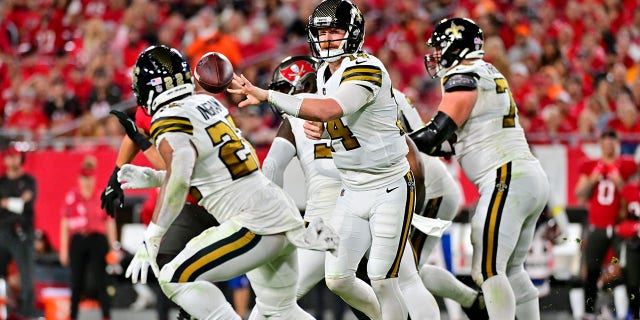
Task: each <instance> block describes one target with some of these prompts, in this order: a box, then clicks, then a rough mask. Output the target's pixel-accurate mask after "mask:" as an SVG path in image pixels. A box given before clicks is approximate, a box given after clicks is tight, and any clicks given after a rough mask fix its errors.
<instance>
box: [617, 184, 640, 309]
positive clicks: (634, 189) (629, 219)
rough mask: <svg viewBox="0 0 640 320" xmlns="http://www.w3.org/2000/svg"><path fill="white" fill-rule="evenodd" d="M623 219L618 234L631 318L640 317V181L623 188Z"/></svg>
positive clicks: (621, 213) (618, 227) (618, 226)
mask: <svg viewBox="0 0 640 320" xmlns="http://www.w3.org/2000/svg"><path fill="white" fill-rule="evenodd" d="M620 210H621V212H620V216H621V217H622V221H621V222H620V223H619V224H618V225H617V226H616V231H617V234H618V236H620V237H621V238H623V239H624V246H625V250H626V259H625V261H623V262H621V265H622V268H623V272H624V281H625V284H626V286H627V296H628V299H629V311H630V313H631V319H634V320H638V319H640V299H638V297H640V273H639V272H638V265H640V182H638V181H635V182H632V183H629V184H627V185H625V186H624V188H623V189H622V205H621V208H620Z"/></svg>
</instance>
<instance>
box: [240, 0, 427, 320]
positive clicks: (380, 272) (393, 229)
mask: <svg viewBox="0 0 640 320" xmlns="http://www.w3.org/2000/svg"><path fill="white" fill-rule="evenodd" d="M308 30H309V42H310V47H311V49H312V52H313V55H314V56H315V57H317V58H319V59H321V60H322V61H323V65H322V67H320V69H319V70H318V81H317V82H318V94H320V95H321V96H322V97H321V98H299V97H296V96H292V95H288V94H284V93H281V92H277V91H274V90H264V89H261V88H258V87H255V86H254V85H253V84H251V83H250V82H249V81H248V80H247V79H246V78H245V77H244V76H234V80H233V83H234V89H229V92H231V93H235V94H242V95H245V96H246V99H245V100H243V101H242V102H240V104H239V107H244V106H247V105H251V104H258V103H260V102H263V101H267V100H268V101H269V103H271V104H272V105H274V106H275V107H277V108H278V109H280V110H281V111H283V112H284V113H286V114H289V115H292V116H294V117H298V118H302V119H305V120H311V121H319V122H323V123H326V127H324V126H318V125H316V123H310V122H307V123H305V133H306V134H307V136H310V137H313V138H316V139H319V138H320V137H322V134H323V133H324V132H326V133H327V134H328V135H325V137H327V136H328V137H331V141H332V145H331V146H332V148H333V161H334V163H335V164H336V167H337V168H338V170H339V172H340V178H341V180H342V190H341V192H340V195H339V198H338V202H337V204H336V209H335V214H334V215H333V219H334V222H333V225H335V226H339V227H340V229H339V231H338V234H339V236H340V239H339V241H340V245H339V246H338V250H337V252H336V254H337V256H333V255H327V259H326V263H325V277H326V278H325V279H326V282H327V286H328V287H329V289H330V290H332V291H333V292H334V293H336V294H338V295H339V296H340V297H341V298H342V299H343V300H345V301H346V302H347V303H349V304H350V305H351V306H353V307H355V308H356V309H358V310H360V311H362V312H364V313H365V314H366V315H367V316H369V317H370V318H372V319H380V318H385V319H392V318H394V317H397V315H399V314H404V313H405V312H406V309H405V308H404V305H403V303H402V294H401V293H400V288H399V284H398V279H397V276H398V269H399V266H400V260H401V258H402V255H403V253H404V250H405V244H406V240H407V236H408V232H409V227H410V225H411V219H412V214H413V210H414V206H415V182H414V179H413V174H412V172H411V171H410V168H409V163H408V161H407V159H406V154H407V152H408V147H407V144H406V142H405V137H404V136H403V132H402V130H401V128H400V127H399V126H398V125H397V122H398V121H397V118H398V115H397V105H396V102H395V101H394V99H393V96H392V94H391V79H390V78H389V74H388V72H387V70H386V68H385V67H384V65H383V64H382V63H381V62H380V61H379V60H378V59H377V58H375V57H373V56H370V55H367V54H364V53H362V52H360V49H361V48H362V44H363V43H364V30H365V29H364V16H363V15H362V12H360V10H359V9H358V7H357V6H355V5H354V4H353V3H351V2H350V1H348V0H326V1H323V2H321V3H320V4H318V6H316V8H315V9H314V11H313V13H312V14H311V16H310V17H309V25H308ZM321 127H322V130H321V129H320V128H321ZM367 251H368V252H369V261H368V264H367V273H368V275H369V278H370V279H371V286H368V285H366V284H365V283H362V282H359V281H358V280H357V279H356V277H355V270H356V268H357V266H358V263H359V262H360V260H361V258H362V257H363V256H364V254H365V253H366V252H367ZM371 288H373V290H371ZM372 291H373V292H372ZM378 301H379V303H378ZM378 306H379V308H378Z"/></svg>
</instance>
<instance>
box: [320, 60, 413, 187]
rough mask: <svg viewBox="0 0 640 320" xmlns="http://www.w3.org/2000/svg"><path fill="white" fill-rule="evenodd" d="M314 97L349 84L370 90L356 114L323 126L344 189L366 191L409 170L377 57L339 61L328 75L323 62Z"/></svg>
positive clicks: (393, 105) (388, 85)
mask: <svg viewBox="0 0 640 320" xmlns="http://www.w3.org/2000/svg"><path fill="white" fill-rule="evenodd" d="M317 82H318V93H319V94H320V95H322V96H328V97H330V96H331V95H332V94H333V93H335V92H337V91H338V88H339V87H340V85H341V84H343V83H346V82H349V83H354V84H357V85H360V86H362V87H364V88H366V89H367V90H370V91H371V92H372V93H373V95H374V98H373V99H372V101H371V102H370V103H368V104H365V105H364V106H362V107H361V108H360V109H358V110H357V111H355V112H353V113H350V114H344V115H343V116H342V118H340V119H335V120H331V121H329V122H327V132H328V133H329V136H331V140H332V144H331V145H332V148H333V159H334V162H335V164H336V167H337V168H338V170H339V171H340V176H341V179H342V182H343V184H344V185H345V187H346V188H348V189H352V190H372V189H376V188H378V187H381V186H384V185H387V184H389V183H391V182H393V181H396V180H397V179H398V178H400V177H402V176H404V175H405V174H406V173H407V172H408V171H409V163H408V161H407V160H406V158H405V156H406V154H407V152H408V151H409V149H408V147H407V144H406V143H405V140H404V139H405V138H404V137H403V132H402V131H401V129H400V128H399V126H398V125H397V120H398V107H397V104H396V102H395V100H394V98H393V96H392V94H391V79H390V78H389V74H388V73H387V70H386V69H385V67H384V65H383V64H382V62H380V60H378V59H377V58H375V57H373V56H371V55H368V54H364V53H360V54H358V55H357V57H356V56H353V55H352V56H349V57H345V58H343V59H342V62H341V65H340V67H339V68H338V70H336V72H335V73H334V74H330V71H329V66H328V64H326V63H325V64H323V65H322V66H321V67H320V68H319V69H318V78H317Z"/></svg>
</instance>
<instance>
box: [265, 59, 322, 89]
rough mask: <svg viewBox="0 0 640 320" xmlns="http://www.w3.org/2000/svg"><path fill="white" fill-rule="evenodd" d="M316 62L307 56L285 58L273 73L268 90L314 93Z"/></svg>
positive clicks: (315, 86)
mask: <svg viewBox="0 0 640 320" xmlns="http://www.w3.org/2000/svg"><path fill="white" fill-rule="evenodd" d="M317 69H318V61H317V60H316V59H314V58H311V57H307V56H293V57H287V58H285V59H284V60H282V62H280V64H279V65H278V67H276V69H275V70H274V71H273V76H272V77H271V83H270V84H269V89H271V90H275V91H280V92H282V93H288V94H296V93H300V92H311V93H313V92H316V91H317V85H316V71H317Z"/></svg>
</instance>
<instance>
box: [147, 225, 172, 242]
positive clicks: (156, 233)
mask: <svg viewBox="0 0 640 320" xmlns="http://www.w3.org/2000/svg"><path fill="white" fill-rule="evenodd" d="M166 232H167V228H165V227H161V226H159V225H157V224H155V223H153V222H149V225H148V226H147V230H146V231H145V232H144V237H145V239H151V238H162V236H164V234H165V233H166Z"/></svg>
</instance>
